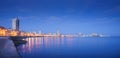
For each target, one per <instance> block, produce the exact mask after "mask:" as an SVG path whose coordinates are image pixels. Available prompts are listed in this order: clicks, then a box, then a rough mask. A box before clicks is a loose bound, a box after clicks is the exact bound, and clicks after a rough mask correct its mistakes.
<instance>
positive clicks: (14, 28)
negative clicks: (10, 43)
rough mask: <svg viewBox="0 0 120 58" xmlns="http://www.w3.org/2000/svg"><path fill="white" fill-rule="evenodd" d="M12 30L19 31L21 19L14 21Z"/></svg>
mask: <svg viewBox="0 0 120 58" xmlns="http://www.w3.org/2000/svg"><path fill="white" fill-rule="evenodd" d="M12 29H13V30H18V31H19V19H18V18H15V19H13V21H12Z"/></svg>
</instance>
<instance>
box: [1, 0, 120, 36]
mask: <svg viewBox="0 0 120 58" xmlns="http://www.w3.org/2000/svg"><path fill="white" fill-rule="evenodd" d="M7 1H8V2H7ZM83 2H84V3H83ZM119 2H120V1H119V0H92V1H89V0H80V1H79V0H58V1H55V0H51V1H49V0H40V1H39V0H34V1H33V0H30V1H28V0H26V1H24V0H21V1H17V0H11V1H9V0H4V1H1V2H0V25H1V26H4V27H6V28H11V27H12V25H11V21H12V19H13V18H15V17H18V18H19V19H20V21H21V22H20V30H23V31H27V32H39V31H40V30H41V31H42V32H43V33H49V32H52V33H55V32H56V31H57V30H60V32H61V33H63V34H64V33H85V34H90V33H100V34H107V35H120V31H119V30H120V27H119V25H120V23H119V22H120V4H119Z"/></svg>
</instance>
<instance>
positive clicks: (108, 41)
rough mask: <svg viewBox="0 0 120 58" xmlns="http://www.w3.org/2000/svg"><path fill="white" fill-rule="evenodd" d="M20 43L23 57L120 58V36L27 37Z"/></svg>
mask: <svg viewBox="0 0 120 58" xmlns="http://www.w3.org/2000/svg"><path fill="white" fill-rule="evenodd" d="M25 40H27V41H28V42H27V43H26V44H24V45H20V46H19V47H18V48H19V52H20V54H21V55H22V57H23V58H120V37H106V38H50V37H35V38H26V39H25Z"/></svg>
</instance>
